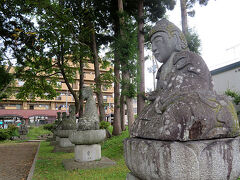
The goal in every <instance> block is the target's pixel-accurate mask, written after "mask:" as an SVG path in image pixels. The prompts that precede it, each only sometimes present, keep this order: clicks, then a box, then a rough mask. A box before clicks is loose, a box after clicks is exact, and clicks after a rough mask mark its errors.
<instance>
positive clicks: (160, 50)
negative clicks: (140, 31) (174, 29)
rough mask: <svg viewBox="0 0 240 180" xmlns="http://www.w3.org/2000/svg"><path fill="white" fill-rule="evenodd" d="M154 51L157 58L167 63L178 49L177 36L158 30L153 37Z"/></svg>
mask: <svg viewBox="0 0 240 180" xmlns="http://www.w3.org/2000/svg"><path fill="white" fill-rule="evenodd" d="M151 42H152V51H153V55H154V56H155V58H156V59H157V60H158V61H159V62H161V63H165V62H166V61H167V60H168V59H169V57H170V56H171V54H172V53H173V52H174V51H175V49H176V38H175V37H169V35H168V34H167V33H166V32H156V33H154V34H153V35H152V37H151Z"/></svg>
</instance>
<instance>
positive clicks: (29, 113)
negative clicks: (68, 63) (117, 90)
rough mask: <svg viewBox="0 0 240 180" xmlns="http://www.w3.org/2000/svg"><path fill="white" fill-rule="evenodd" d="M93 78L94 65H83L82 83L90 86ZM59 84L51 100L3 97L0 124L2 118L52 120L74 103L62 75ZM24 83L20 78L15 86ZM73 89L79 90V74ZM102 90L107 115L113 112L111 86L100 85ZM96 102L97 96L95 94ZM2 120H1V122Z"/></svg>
mask: <svg viewBox="0 0 240 180" xmlns="http://www.w3.org/2000/svg"><path fill="white" fill-rule="evenodd" d="M100 71H101V73H104V72H106V71H109V68H108V69H101V70H100ZM94 78H95V73H94V65H93V64H92V63H88V64H87V65H86V66H85V67H84V85H85V86H91V85H93V84H94V83H95V82H94ZM57 83H58V85H59V87H60V88H59V89H57V90H58V92H59V93H60V95H59V96H57V97H56V98H54V99H53V100H47V99H39V98H38V99H36V100H35V101H31V100H30V99H29V100H27V101H23V100H19V99H16V98H15V96H14V95H13V96H11V97H10V98H8V99H4V100H3V101H2V102H0V126H1V124H3V120H4V121H5V123H8V122H9V123H13V122H16V121H19V120H25V122H26V123H28V124H29V123H35V124H36V121H37V123H40V124H44V123H47V122H49V123H50V122H52V121H54V120H55V119H56V114H57V112H58V111H62V112H64V111H68V107H69V106H70V105H72V104H74V98H73V96H72V95H71V93H70V92H69V91H68V88H67V86H66V84H65V83H64V79H63V78H62V77H60V78H59V81H58V82H57ZM23 84H24V82H22V81H20V80H16V83H15V86H16V87H20V86H22V85H23ZM72 87H73V89H74V91H78V90H79V74H77V75H76V78H75V83H73V84H72ZM102 91H103V99H104V103H105V112H106V115H107V116H110V114H112V113H113V103H114V98H113V91H114V90H113V87H111V88H105V87H104V86H103V87H102ZM94 96H95V99H96V103H97V98H96V95H94ZM1 121H2V122H1Z"/></svg>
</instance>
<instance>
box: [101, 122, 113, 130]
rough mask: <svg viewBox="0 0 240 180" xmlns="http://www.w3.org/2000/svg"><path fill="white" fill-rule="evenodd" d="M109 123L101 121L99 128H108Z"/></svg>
mask: <svg viewBox="0 0 240 180" xmlns="http://www.w3.org/2000/svg"><path fill="white" fill-rule="evenodd" d="M110 125H111V124H110V123H109V122H107V121H101V122H100V124H99V126H100V129H108V128H109V127H110Z"/></svg>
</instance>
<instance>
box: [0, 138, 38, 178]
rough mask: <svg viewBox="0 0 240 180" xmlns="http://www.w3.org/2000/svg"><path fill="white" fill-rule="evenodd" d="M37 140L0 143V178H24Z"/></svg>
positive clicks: (30, 163)
mask: <svg viewBox="0 0 240 180" xmlns="http://www.w3.org/2000/svg"><path fill="white" fill-rule="evenodd" d="M38 144H39V143H38V142H24V143H14V144H0V180H26V179H27V176H28V173H29V170H30V169H31V166H32V162H33V160H34V157H35V154H36V152H37V148H38Z"/></svg>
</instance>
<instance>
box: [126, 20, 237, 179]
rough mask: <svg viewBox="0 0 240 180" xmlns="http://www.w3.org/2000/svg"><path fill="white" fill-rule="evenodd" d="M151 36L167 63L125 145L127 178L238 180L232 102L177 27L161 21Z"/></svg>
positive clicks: (156, 51)
mask: <svg viewBox="0 0 240 180" xmlns="http://www.w3.org/2000/svg"><path fill="white" fill-rule="evenodd" d="M150 37H151V43H152V51H153V55H154V56H155V58H156V59H157V60H158V61H159V62H161V63H163V64H162V66H161V67H160V69H159V70H158V72H157V76H156V78H157V89H156V91H154V92H152V93H151V94H150V95H149V97H148V99H149V100H150V104H149V105H148V106H146V107H145V108H144V110H143V111H142V112H141V113H140V114H139V115H138V118H137V119H136V120H135V122H134V123H133V125H132V128H131V134H130V138H128V139H125V141H124V150H125V161H126V164H127V166H128V168H129V169H130V170H131V173H129V174H128V175H127V179H129V180H130V179H142V180H144V179H166V180H167V179H169V180H172V179H181V180H185V179H191V180H193V179H194V180H200V179H201V180H207V179H211V180H215V179H216V180H220V179H222V180H224V179H231V180H236V179H237V178H238V177H239V175H240V152H239V146H240V143H239V137H238V136H239V133H240V128H239V121H238V118H237V114H236V111H235V109H234V106H233V104H232V102H231V101H230V100H228V99H227V97H225V96H223V95H217V94H216V92H214V91H213V84H212V79H211V74H210V72H209V70H208V67H207V65H206V64H205V62H204V61H203V59H202V58H201V57H200V56H198V55H197V54H195V53H193V52H190V51H189V50H188V47H187V42H186V40H185V37H184V35H183V33H182V32H181V31H180V30H179V29H178V28H177V27H176V26H175V25H174V24H173V23H171V22H169V21H168V20H166V19H162V20H160V21H159V22H157V24H156V25H155V26H154V27H153V29H152V31H151V32H150Z"/></svg>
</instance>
